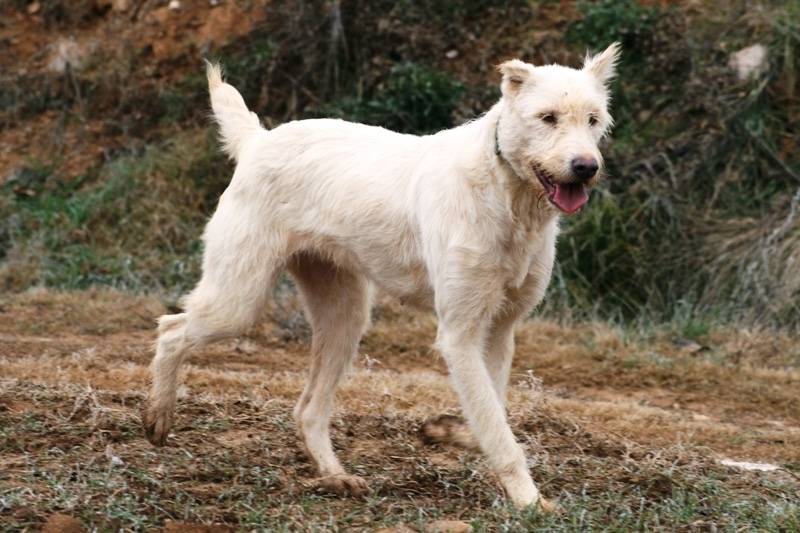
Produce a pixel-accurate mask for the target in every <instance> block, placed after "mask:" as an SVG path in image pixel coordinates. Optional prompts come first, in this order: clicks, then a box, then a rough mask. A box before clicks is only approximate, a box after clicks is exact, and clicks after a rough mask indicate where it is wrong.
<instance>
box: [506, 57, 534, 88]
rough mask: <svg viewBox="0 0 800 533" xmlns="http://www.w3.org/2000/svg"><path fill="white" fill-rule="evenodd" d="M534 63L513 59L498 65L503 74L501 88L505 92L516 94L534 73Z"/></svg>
mask: <svg viewBox="0 0 800 533" xmlns="http://www.w3.org/2000/svg"><path fill="white" fill-rule="evenodd" d="M533 68H534V67H533V65H531V64H529V63H525V62H524V61H520V60H519V59H512V60H510V61H506V62H504V63H500V64H499V65H497V70H499V71H500V73H501V74H502V75H503V81H502V82H501V84H500V88H501V90H502V91H503V94H514V93H516V92H518V91H519V90H520V88H521V87H522V86H523V85H524V84H525V83H526V82H527V81H528V80H529V79H530V77H531V74H533Z"/></svg>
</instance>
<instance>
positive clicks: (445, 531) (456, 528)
mask: <svg viewBox="0 0 800 533" xmlns="http://www.w3.org/2000/svg"><path fill="white" fill-rule="evenodd" d="M470 531H472V526H471V525H469V524H468V523H466V522H462V521H461V520H436V521H435V522H431V523H430V524H428V525H427V526H425V533H469V532H470Z"/></svg>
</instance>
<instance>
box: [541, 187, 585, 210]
mask: <svg viewBox="0 0 800 533" xmlns="http://www.w3.org/2000/svg"><path fill="white" fill-rule="evenodd" d="M550 200H551V201H552V202H553V203H554V204H556V207H558V208H559V209H561V210H562V211H563V212H565V213H566V214H568V215H571V214H572V213H574V212H575V211H577V210H578V209H580V208H581V207H583V206H584V205H585V204H586V202H588V201H589V195H588V194H587V193H586V187H585V186H584V185H581V184H579V183H556V191H555V193H554V194H553V196H552V197H551V198H550Z"/></svg>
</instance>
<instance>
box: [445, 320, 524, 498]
mask: <svg viewBox="0 0 800 533" xmlns="http://www.w3.org/2000/svg"><path fill="white" fill-rule="evenodd" d="M486 329H487V325H486V324H482V323H471V324H464V325H462V326H458V327H454V326H453V325H451V324H447V323H445V324H441V325H440V328H439V334H438V344H439V347H440V349H441V351H442V353H443V355H444V357H445V360H446V361H447V366H448V368H449V370H450V375H451V377H452V380H453V385H454V386H455V389H456V391H457V392H458V395H459V398H460V400H461V406H462V409H463V411H464V415H465V416H466V418H467V421H468V422H469V426H470V429H471V430H472V434H473V435H475V438H476V439H477V441H478V445H479V446H480V448H481V450H482V451H483V453H484V454H486V456H487V458H488V460H489V464H490V466H491V467H492V469H493V470H494V472H495V473H496V474H497V476H498V477H499V478H500V482H501V483H502V485H503V488H504V489H505V490H506V493H507V494H508V497H509V498H510V499H511V501H512V502H513V503H514V505H516V506H517V507H520V508H521V507H526V506H528V505H534V504H536V503H537V502H538V500H539V491H538V490H537V489H536V485H535V484H534V483H533V479H531V476H530V474H529V473H528V465H527V462H526V461H525V455H524V453H523V451H522V448H521V447H520V445H519V444H518V443H517V441H516V439H515V438H514V434H513V433H512V432H511V428H510V427H509V425H508V422H507V420H506V415H505V408H504V407H503V404H502V403H501V402H500V400H499V398H498V396H497V394H496V392H495V390H494V387H493V385H492V378H491V376H490V375H489V372H488V370H487V368H486V364H485V363H484V360H483V353H482V350H481V346H482V345H483V343H484V338H485V334H486Z"/></svg>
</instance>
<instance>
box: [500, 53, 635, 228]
mask: <svg viewBox="0 0 800 533" xmlns="http://www.w3.org/2000/svg"><path fill="white" fill-rule="evenodd" d="M619 49H620V48H619V44H618V43H614V44H612V45H611V46H609V47H608V48H607V49H606V50H605V51H604V52H602V53H600V54H598V55H595V56H587V57H586V60H585V62H584V64H583V68H581V69H580V70H578V69H572V68H568V67H562V66H559V65H547V66H542V67H535V66H533V65H531V64H529V63H525V62H523V61H520V60H518V59H514V60H511V61H506V62H505V63H503V64H501V65H500V66H499V67H498V68H499V70H500V72H501V73H502V75H503V81H502V86H501V88H502V91H503V106H502V109H501V114H500V119H499V121H498V123H497V124H498V129H497V143H498V147H499V148H500V150H501V153H502V155H503V157H504V158H505V159H506V160H507V161H508V162H509V164H511V166H512V167H513V168H514V170H515V171H516V173H517V174H518V175H519V176H520V177H522V178H523V179H525V180H528V181H530V182H531V183H533V184H534V186H535V187H540V188H541V189H542V191H543V192H544V193H545V194H546V195H547V197H548V199H549V200H550V202H551V203H552V204H553V205H554V206H555V207H557V208H558V209H559V210H560V211H562V212H564V213H567V214H572V213H575V212H577V211H578V210H580V209H581V207H583V206H584V204H586V202H587V201H588V199H589V196H588V188H589V187H591V186H593V185H594V184H595V183H596V182H597V179H598V176H599V173H600V172H601V169H602V166H603V158H602V156H601V154H600V150H599V148H598V143H599V142H600V139H602V138H603V136H604V135H605V134H606V133H607V132H608V130H609V128H610V126H611V124H612V119H611V116H610V115H609V113H608V101H609V94H608V82H609V81H610V80H611V79H612V78H613V77H614V70H615V65H616V62H617V59H618V57H619Z"/></svg>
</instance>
